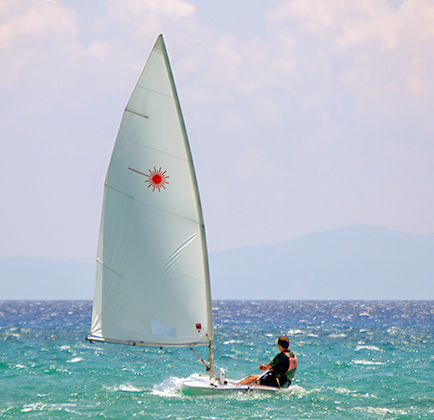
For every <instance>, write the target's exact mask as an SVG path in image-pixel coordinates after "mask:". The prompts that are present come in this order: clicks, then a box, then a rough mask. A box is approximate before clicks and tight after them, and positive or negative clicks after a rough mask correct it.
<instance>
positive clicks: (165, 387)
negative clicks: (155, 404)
mask: <svg viewBox="0 0 434 420" xmlns="http://www.w3.org/2000/svg"><path fill="white" fill-rule="evenodd" d="M182 381H183V379H182V378H177V377H175V376H173V377H171V378H169V379H166V380H165V381H163V382H162V383H161V384H159V385H154V387H153V388H152V393H153V394H154V395H158V396H160V397H178V396H179V395H180V393H181V385H182Z"/></svg>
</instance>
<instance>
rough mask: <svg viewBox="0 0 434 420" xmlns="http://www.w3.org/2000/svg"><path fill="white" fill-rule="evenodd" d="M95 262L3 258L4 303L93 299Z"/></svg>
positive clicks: (0, 280) (0, 269) (0, 270)
mask: <svg viewBox="0 0 434 420" xmlns="http://www.w3.org/2000/svg"><path fill="white" fill-rule="evenodd" d="M94 277H95V261H91V260H66V261H62V260H53V259H49V258H26V257H15V258H0V300H57V299H58V300H80V299H93V288H94V282H95V280H94Z"/></svg>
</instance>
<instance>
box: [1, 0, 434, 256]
mask: <svg viewBox="0 0 434 420" xmlns="http://www.w3.org/2000/svg"><path fill="white" fill-rule="evenodd" d="M159 33H163V34H164V37H165V41H166V45H167V48H168V52H169V56H170V59H171V64H172V69H173V72H174V76H175V81H176V85H177V89H178V93H179V96H180V101H181V106H182V109H183V114H184V118H185V121H186V126H187V131H188V134H189V139H190V143H191V149H192V153H193V158H194V163H195V167H196V172H197V177H198V181H199V187H200V192H201V199H202V205H203V211H204V218H205V224H206V230H207V240H208V245H209V249H210V251H211V252H215V251H222V250H227V249H232V248H236V247H240V246H248V245H256V244H273V243H279V242H284V241H288V240H291V239H294V238H297V237H300V236H303V235H307V234H311V233H315V232H321V231H326V230H329V229H335V228H340V227H344V226H352V225H371V226H378V227H384V228H391V229H396V230H400V231H404V232H408V233H417V234H431V233H433V232H434V194H433V188H432V183H433V179H434V164H433V162H434V140H433V133H434V72H433V71H432V69H433V68H434V2H432V1H431V0H364V1H362V2H361V1H360V0H345V1H342V0H286V1H283V0H270V1H259V0H249V1H248V2H246V1H243V2H241V1H237V0H230V1H229V0H220V1H219V2H211V1H199V0H194V1H182V0H167V1H166V0H140V1H139V0H122V1H115V0H106V1H102V0H92V1H84V0H76V1H70V0H69V1H68V0H45V1H44V0H2V1H1V3H0V62H1V65H0V110H1V111H0V133H1V134H0V135H1V137H0V177H1V180H2V182H1V183H0V205H1V218H0V257H23V256H28V257H44V258H54V259H88V258H94V257H95V255H96V247H97V236H98V230H99V218H100V212H101V201H102V192H103V182H104V178H105V174H106V170H107V166H108V162H109V159H110V155H111V151H112V148H113V144H114V140H115V138H116V134H117V130H118V127H119V124H120V121H121V117H122V113H123V110H124V107H125V105H126V103H127V101H128V99H129V96H130V94H131V92H132V90H133V88H134V86H135V83H136V81H137V79H138V77H139V75H140V72H141V70H142V68H143V66H144V64H145V62H146V60H147V57H148V55H149V53H150V51H151V48H152V46H153V44H154V42H155V39H156V37H157V35H158V34H159Z"/></svg>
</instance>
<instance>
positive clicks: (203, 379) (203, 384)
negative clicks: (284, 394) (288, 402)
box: [181, 373, 279, 395]
mask: <svg viewBox="0 0 434 420" xmlns="http://www.w3.org/2000/svg"><path fill="white" fill-rule="evenodd" d="M181 389H182V392H183V394H185V395H210V394H213V395H215V394H220V393H232V392H241V393H247V394H252V393H270V394H273V393H275V392H277V391H278V390H279V388H275V387H272V386H264V385H238V381H232V380H229V379H226V380H225V381H224V383H221V382H220V381H219V380H218V379H213V380H211V378H210V377H209V376H208V375H201V374H197V373H195V374H193V375H191V376H189V377H188V378H186V379H184V380H183V381H182V386H181Z"/></svg>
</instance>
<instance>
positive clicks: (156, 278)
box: [87, 35, 275, 393]
mask: <svg viewBox="0 0 434 420" xmlns="http://www.w3.org/2000/svg"><path fill="white" fill-rule="evenodd" d="M87 339H88V340H90V341H92V342H105V343H115V344H124V345H130V346H158V347H163V346H187V347H190V348H191V349H192V350H194V348H195V347H197V346H207V347H208V349H209V359H208V363H206V362H205V361H203V360H202V362H203V363H204V364H205V365H206V367H207V371H208V374H206V375H200V374H193V375H191V376H190V377H189V378H187V379H185V380H184V381H183V389H184V390H185V391H186V392H187V393H188V392H189V391H191V392H192V393H198V392H201V391H211V392H213V391H216V390H219V391H233V390H236V391H238V390H248V391H249V392H250V391H252V390H253V389H263V390H264V391H268V392H272V391H275V389H272V388H271V387H264V386H257V385H255V386H253V387H251V386H250V387H246V386H239V385H237V381H228V380H226V379H225V378H224V373H223V372H222V371H220V373H219V375H216V373H215V368H214V334H213V318H212V305H211V289H210V276H209V267H208V255H207V246H206V238H205V227H204V222H203V216H202V208H201V202H200V197H199V190H198V185H197V180H196V175H195V171H194V167H193V160H192V155H191V151H190V146H189V143H188V138H187V132H186V128H185V124H184V119H183V117H182V112H181V107H180V103H179V99H178V94H177V91H176V88H175V82H174V78H173V74H172V70H171V67H170V63H169V58H168V54H167V50H166V46H165V43H164V39H163V36H162V35H159V36H158V38H157V40H156V42H155V44H154V47H153V49H152V52H151V54H150V56H149V59H148V61H147V63H146V65H145V68H144V70H143V72H142V74H141V76H140V78H139V81H138V82H137V85H136V87H135V89H134V91H133V93H132V95H131V98H130V100H129V101H128V104H127V106H126V108H125V111H124V114H123V118H122V121H121V125H120V128H119V132H118V135H117V138H116V142H115V145H114V148H113V153H112V156H111V160H110V164H109V167H108V170H107V176H106V180H105V184H104V195H103V206H102V215H101V225H100V233H99V238H98V251H97V259H96V279H95V294H94V302H93V311H92V321H91V332H90V334H89V336H88V337H87ZM196 354H197V353H196Z"/></svg>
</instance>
